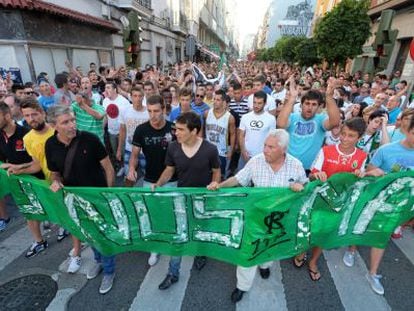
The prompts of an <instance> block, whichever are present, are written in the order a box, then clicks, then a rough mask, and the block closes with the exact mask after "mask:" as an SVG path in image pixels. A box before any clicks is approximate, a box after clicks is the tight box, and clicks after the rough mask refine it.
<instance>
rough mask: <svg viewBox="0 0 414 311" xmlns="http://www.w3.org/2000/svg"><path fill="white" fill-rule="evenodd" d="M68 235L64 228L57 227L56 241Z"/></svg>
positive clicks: (60, 240)
mask: <svg viewBox="0 0 414 311" xmlns="http://www.w3.org/2000/svg"><path fill="white" fill-rule="evenodd" d="M68 235H69V232H68V231H67V230H65V228H62V227H59V230H58V234H57V241H58V242H62V241H63V239H64V238H66V237H67V236H68Z"/></svg>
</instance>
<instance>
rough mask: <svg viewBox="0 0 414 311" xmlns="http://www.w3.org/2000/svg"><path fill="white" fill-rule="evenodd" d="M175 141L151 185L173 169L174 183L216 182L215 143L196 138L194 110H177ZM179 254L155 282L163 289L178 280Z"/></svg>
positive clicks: (199, 260)
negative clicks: (160, 171)
mask: <svg viewBox="0 0 414 311" xmlns="http://www.w3.org/2000/svg"><path fill="white" fill-rule="evenodd" d="M175 127H176V137H177V141H176V142H172V143H170V144H169V146H168V149H167V155H166V158H165V165H166V168H165V170H164V172H163V173H162V174H161V176H160V178H159V179H158V181H157V182H156V183H155V184H152V189H153V190H154V189H155V187H161V186H163V185H164V184H166V183H167V182H168V181H170V180H171V178H172V177H173V176H174V173H177V177H178V181H177V185H178V187H206V186H207V185H208V184H209V183H211V182H216V183H218V182H220V175H221V172H220V160H219V156H218V151H217V148H216V146H214V145H213V144H211V143H209V142H208V141H206V140H204V139H202V138H200V137H199V136H198V135H199V133H200V131H201V120H200V117H199V115H198V114H196V113H194V112H185V113H183V114H181V115H180V116H179V117H178V118H177V120H176V123H175ZM205 264H206V257H204V256H196V257H195V259H194V265H195V267H196V269H197V270H201V269H202V268H203V267H204V266H205ZM180 266H181V257H177V256H174V257H171V259H170V264H169V269H168V274H167V276H166V277H165V279H164V280H163V281H162V282H161V284H160V285H159V286H158V288H159V289H161V290H164V289H167V288H169V287H170V286H171V285H172V284H174V283H176V282H178V278H179V273H180Z"/></svg>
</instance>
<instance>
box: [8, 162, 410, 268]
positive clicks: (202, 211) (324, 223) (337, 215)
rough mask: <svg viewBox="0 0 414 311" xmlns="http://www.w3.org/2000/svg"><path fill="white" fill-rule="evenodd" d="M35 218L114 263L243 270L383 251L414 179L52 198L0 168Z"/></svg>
mask: <svg viewBox="0 0 414 311" xmlns="http://www.w3.org/2000/svg"><path fill="white" fill-rule="evenodd" d="M0 187H1V188H0V195H4V194H6V193H8V192H9V191H10V192H11V194H12V196H13V198H14V200H15V202H16V204H17V205H18V206H19V208H20V211H21V212H22V213H23V214H24V215H25V217H26V218H28V219H37V220H46V219H47V220H50V221H51V222H53V223H56V224H59V225H61V226H63V227H64V228H66V229H68V230H69V231H70V232H71V233H72V234H73V235H75V236H77V237H78V238H79V239H81V240H83V241H86V242H88V243H89V244H90V245H92V246H94V247H95V248H97V249H98V250H99V251H101V252H102V253H104V254H106V255H110V254H117V253H122V252H127V251H145V252H150V251H151V252H157V253H161V254H168V255H191V256H194V255H200V256H201V255H204V256H208V257H212V258H215V259H218V260H222V261H226V262H229V263H232V264H237V265H242V266H252V265H257V264H260V263H263V262H266V261H270V260H278V259H283V258H289V257H292V256H294V255H296V254H298V253H301V252H303V251H306V250H307V249H309V248H310V247H312V246H321V247H322V248H325V249H329V248H337V247H343V246H348V245H367V246H375V247H380V248H384V247H385V246H386V245H387V243H388V240H389V238H390V235H391V233H392V232H393V230H394V229H395V227H396V226H398V225H400V224H402V223H404V222H405V221H407V220H409V219H410V218H413V217H414V172H402V173H393V174H389V175H387V176H385V177H382V178H371V177H370V178H363V179H358V178H356V177H355V176H353V175H351V174H337V175H334V176H332V177H331V178H330V179H329V180H328V181H327V182H326V183H321V182H319V181H317V182H312V183H309V184H308V185H307V186H306V188H305V190H304V191H302V192H300V193H295V192H292V191H291V190H290V189H285V188H231V189H230V188H229V189H221V190H219V191H208V190H207V189H204V188H170V189H164V188H163V189H159V191H157V192H151V191H150V190H149V189H148V188H73V187H68V188H64V189H63V190H61V191H59V192H57V193H53V192H51V191H50V190H49V185H48V184H47V183H46V182H44V181H40V180H38V179H36V178H34V177H30V176H10V177H8V176H7V174H6V172H5V171H4V170H1V169H0Z"/></svg>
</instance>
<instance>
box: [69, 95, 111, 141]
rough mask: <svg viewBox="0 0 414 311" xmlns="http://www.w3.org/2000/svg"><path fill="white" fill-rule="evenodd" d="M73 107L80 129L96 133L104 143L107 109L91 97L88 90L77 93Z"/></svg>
mask: <svg viewBox="0 0 414 311" xmlns="http://www.w3.org/2000/svg"><path fill="white" fill-rule="evenodd" d="M72 109H73V112H74V113H75V117H76V126H77V128H78V130H80V131H85V132H89V133H92V134H95V135H96V136H98V138H99V140H100V141H101V142H102V143H104V127H103V122H104V117H105V109H104V108H103V107H102V106H101V105H98V104H96V103H95V101H94V100H93V99H91V98H89V95H88V94H87V93H86V92H81V93H79V94H77V95H76V101H75V102H73V103H72Z"/></svg>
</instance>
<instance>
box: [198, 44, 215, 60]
mask: <svg viewBox="0 0 414 311" xmlns="http://www.w3.org/2000/svg"><path fill="white" fill-rule="evenodd" d="M200 51H201V52H203V53H204V54H207V55H209V56H210V57H212V58H214V59H216V60H219V59H220V56H218V55H217V54H216V53H214V52H212V51H210V50H208V49H206V48H205V47H203V46H202V47H200Z"/></svg>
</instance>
